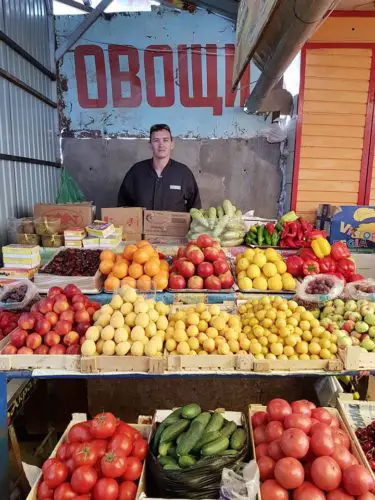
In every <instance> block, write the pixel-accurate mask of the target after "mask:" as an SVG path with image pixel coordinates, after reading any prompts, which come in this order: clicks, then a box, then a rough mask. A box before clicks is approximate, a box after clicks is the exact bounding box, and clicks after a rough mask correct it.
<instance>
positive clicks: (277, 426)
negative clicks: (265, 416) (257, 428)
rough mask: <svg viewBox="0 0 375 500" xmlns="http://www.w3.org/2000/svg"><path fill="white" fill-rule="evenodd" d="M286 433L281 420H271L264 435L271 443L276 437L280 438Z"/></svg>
mask: <svg viewBox="0 0 375 500" xmlns="http://www.w3.org/2000/svg"><path fill="white" fill-rule="evenodd" d="M283 434H284V427H283V424H282V423H281V422H277V421H276V422H275V421H273V422H270V423H269V424H267V427H266V430H265V431H264V436H265V438H266V442H267V443H271V442H272V441H275V440H276V439H280V438H281V436H282V435H283Z"/></svg>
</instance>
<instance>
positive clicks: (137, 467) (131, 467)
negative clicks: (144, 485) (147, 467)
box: [123, 457, 142, 481]
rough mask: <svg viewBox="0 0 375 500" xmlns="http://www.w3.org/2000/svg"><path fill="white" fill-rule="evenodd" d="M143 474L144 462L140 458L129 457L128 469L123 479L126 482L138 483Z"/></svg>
mask: <svg viewBox="0 0 375 500" xmlns="http://www.w3.org/2000/svg"><path fill="white" fill-rule="evenodd" d="M141 474H142V462H141V461H140V460H139V458H136V457H128V459H127V467H126V471H125V474H124V475H123V478H124V479H125V481H136V480H137V479H139V477H140V476H141Z"/></svg>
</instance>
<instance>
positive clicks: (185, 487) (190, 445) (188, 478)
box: [148, 403, 249, 499]
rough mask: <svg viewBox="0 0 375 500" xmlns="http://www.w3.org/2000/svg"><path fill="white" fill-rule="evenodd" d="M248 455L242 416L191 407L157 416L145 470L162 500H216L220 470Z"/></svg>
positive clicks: (159, 412) (195, 406)
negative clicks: (147, 471) (194, 499)
mask: <svg viewBox="0 0 375 500" xmlns="http://www.w3.org/2000/svg"><path fill="white" fill-rule="evenodd" d="M248 452H249V430H248V426H247V422H246V418H245V416H244V415H243V414H241V413H239V412H226V411H225V410H224V409H217V410H215V411H202V409H201V407H200V406H199V405H198V404H196V403H191V404H187V405H185V406H183V407H181V408H178V409H176V410H174V411H167V410H158V411H157V412H156V414H155V417H154V431H153V434H152V437H151V442H150V450H149V457H148V465H149V469H150V474H151V477H152V482H153V484H154V485H155V486H156V488H157V490H158V491H157V494H159V495H160V496H161V497H164V498H168V497H169V498H205V499H210V498H218V493H219V489H220V482H221V474H222V471H223V469H224V468H228V469H233V468H235V467H236V466H237V465H238V464H240V463H241V462H244V461H246V460H247V458H248V457H247V456H248ZM171 495H172V497H171Z"/></svg>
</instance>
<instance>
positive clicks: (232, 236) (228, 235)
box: [220, 231, 243, 241]
mask: <svg viewBox="0 0 375 500" xmlns="http://www.w3.org/2000/svg"><path fill="white" fill-rule="evenodd" d="M239 238H243V231H225V232H224V233H223V234H222V235H221V236H220V239H221V240H224V241H230V240H238V239H239Z"/></svg>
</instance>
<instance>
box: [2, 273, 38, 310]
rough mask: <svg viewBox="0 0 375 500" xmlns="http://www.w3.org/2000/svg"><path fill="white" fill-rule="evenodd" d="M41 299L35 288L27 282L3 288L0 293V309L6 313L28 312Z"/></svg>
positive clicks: (22, 281) (21, 281) (23, 281)
mask: <svg viewBox="0 0 375 500" xmlns="http://www.w3.org/2000/svg"><path fill="white" fill-rule="evenodd" d="M40 299H41V297H40V295H39V293H38V289H37V287H36V286H35V285H34V283H32V282H31V281H29V280H20V281H19V282H17V283H13V284H11V285H8V286H5V287H4V288H3V289H2V290H1V292H0V308H1V309H5V310H7V311H29V310H30V308H31V306H32V305H33V304H35V303H36V302H39V300H40Z"/></svg>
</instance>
